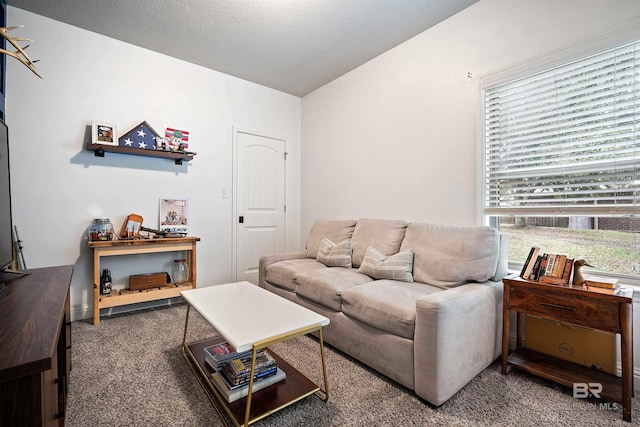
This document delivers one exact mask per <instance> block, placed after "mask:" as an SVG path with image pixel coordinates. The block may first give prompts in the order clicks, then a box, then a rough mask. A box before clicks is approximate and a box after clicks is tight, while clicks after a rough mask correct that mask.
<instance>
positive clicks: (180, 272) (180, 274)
mask: <svg viewBox="0 0 640 427" xmlns="http://www.w3.org/2000/svg"><path fill="white" fill-rule="evenodd" d="M188 280H189V265H188V264H187V260H186V259H177V260H175V261H173V283H175V284H178V283H184V282H187V281H188Z"/></svg>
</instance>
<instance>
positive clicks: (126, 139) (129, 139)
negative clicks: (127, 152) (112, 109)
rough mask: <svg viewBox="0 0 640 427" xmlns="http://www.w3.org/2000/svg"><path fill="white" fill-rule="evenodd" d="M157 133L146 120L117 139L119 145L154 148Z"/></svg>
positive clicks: (146, 148) (145, 148)
mask: <svg viewBox="0 0 640 427" xmlns="http://www.w3.org/2000/svg"><path fill="white" fill-rule="evenodd" d="M158 138H159V135H158V133H157V132H156V131H155V130H153V128H152V127H151V126H149V123H147V122H146V121H144V122H142V123H140V124H139V125H138V126H136V127H134V128H133V129H131V130H130V131H129V132H127V133H125V134H124V135H122V136H121V137H120V139H119V145H120V147H130V148H140V149H143V150H155V149H156V141H157V139H158Z"/></svg>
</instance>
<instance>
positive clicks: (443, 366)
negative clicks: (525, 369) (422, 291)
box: [414, 282, 502, 406]
mask: <svg viewBox="0 0 640 427" xmlns="http://www.w3.org/2000/svg"><path fill="white" fill-rule="evenodd" d="M415 325H416V326H415V336H414V352H415V353H414V355H415V357H414V361H415V362H414V369H415V391H416V394H417V395H418V396H420V397H422V398H424V399H426V400H427V401H429V402H430V403H432V404H434V405H436V406H437V405H441V404H442V403H444V402H445V401H447V400H448V399H449V398H450V397H451V396H453V395H454V394H455V393H456V392H457V391H458V390H460V389H461V388H462V387H464V386H465V385H466V384H467V383H468V382H469V381H471V379H473V378H474V377H475V376H476V375H478V374H479V373H480V372H481V371H483V370H484V369H485V368H486V367H487V366H489V365H490V364H491V363H492V362H493V361H494V360H495V359H496V358H497V357H498V356H499V355H500V352H501V350H502V345H501V337H502V282H484V283H468V284H465V285H462V286H458V287H456V288H452V289H448V290H445V291H443V292H437V293H435V294H431V295H427V296H424V297H422V298H420V299H419V300H418V301H417V302H416V322H415Z"/></svg>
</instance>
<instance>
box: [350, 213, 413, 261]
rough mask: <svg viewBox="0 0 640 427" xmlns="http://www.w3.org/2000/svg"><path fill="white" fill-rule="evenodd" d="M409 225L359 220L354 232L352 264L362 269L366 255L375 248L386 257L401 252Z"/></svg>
mask: <svg viewBox="0 0 640 427" xmlns="http://www.w3.org/2000/svg"><path fill="white" fill-rule="evenodd" d="M406 228H407V223H406V222H405V221H400V220H388V219H367V218H364V219H359V220H358V223H357V224H356V227H355V229H354V230H353V237H352V238H351V248H352V249H353V253H352V256H351V263H352V264H353V266H354V267H356V268H357V267H360V264H362V260H363V259H364V253H365V252H366V251H367V248H368V247H369V246H373V247H374V248H376V249H377V250H379V251H380V252H382V253H383V254H384V255H393V254H395V253H398V251H399V250H400V244H401V243H402V239H403V238H404V231H405V229H406Z"/></svg>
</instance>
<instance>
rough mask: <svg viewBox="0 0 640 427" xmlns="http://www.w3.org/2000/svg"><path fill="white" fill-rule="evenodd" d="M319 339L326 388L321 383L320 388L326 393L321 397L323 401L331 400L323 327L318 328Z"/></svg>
mask: <svg viewBox="0 0 640 427" xmlns="http://www.w3.org/2000/svg"><path fill="white" fill-rule="evenodd" d="M318 341H320V358H321V359H322V377H323V379H324V389H322V388H321V387H320V386H319V385H318V388H319V389H320V391H321V392H322V393H324V398H322V397H320V396H318V397H320V399H322V400H323V401H325V402H326V401H327V400H329V381H328V380H327V362H326V361H325V358H324V341H323V339H322V328H320V329H318Z"/></svg>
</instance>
